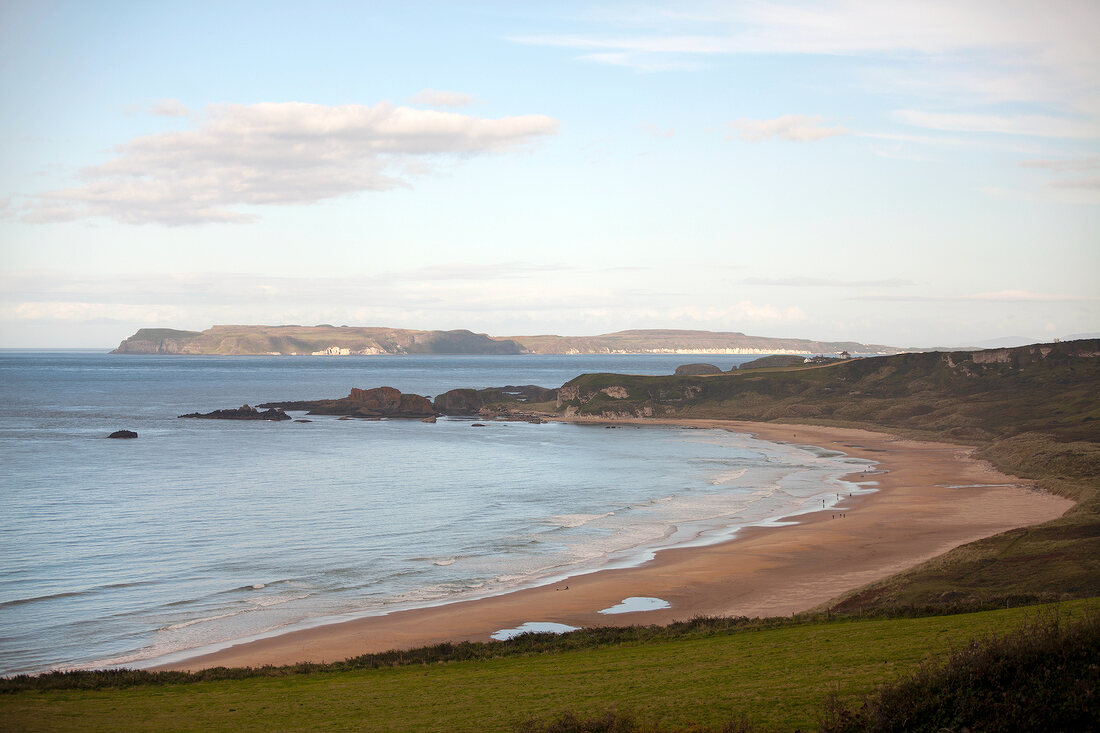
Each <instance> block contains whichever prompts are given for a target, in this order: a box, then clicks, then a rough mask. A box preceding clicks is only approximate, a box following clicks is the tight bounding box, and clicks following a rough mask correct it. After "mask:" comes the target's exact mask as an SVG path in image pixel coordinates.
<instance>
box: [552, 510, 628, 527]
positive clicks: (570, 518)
mask: <svg viewBox="0 0 1100 733" xmlns="http://www.w3.org/2000/svg"><path fill="white" fill-rule="evenodd" d="M614 515H615V512H604V513H603V514H559V515H557V516H553V517H547V519H546V523H547V524H552V525H556V526H558V527H560V528H562V529H573V528H575V527H583V526H584V525H586V524H588V523H589V522H594V521H596V520H597V519H603V518H604V517H611V516H614Z"/></svg>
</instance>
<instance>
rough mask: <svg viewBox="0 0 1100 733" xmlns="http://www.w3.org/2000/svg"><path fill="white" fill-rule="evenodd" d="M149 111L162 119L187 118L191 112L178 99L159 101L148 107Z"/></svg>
mask: <svg viewBox="0 0 1100 733" xmlns="http://www.w3.org/2000/svg"><path fill="white" fill-rule="evenodd" d="M149 111H150V112H152V113H153V114H155V115H161V116H162V117H187V116H188V115H190V114H191V110H189V109H187V106H186V105H185V104H184V103H183V102H181V101H179V100H178V99H161V100H160V101H158V102H154V103H153V104H152V105H150V107H149Z"/></svg>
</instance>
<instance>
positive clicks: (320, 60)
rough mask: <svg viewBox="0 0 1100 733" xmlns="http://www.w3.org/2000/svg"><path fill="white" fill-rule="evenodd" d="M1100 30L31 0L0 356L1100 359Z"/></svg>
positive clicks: (906, 11) (862, 3) (1, 20)
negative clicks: (734, 352)
mask: <svg viewBox="0 0 1100 733" xmlns="http://www.w3.org/2000/svg"><path fill="white" fill-rule="evenodd" d="M1097 29H1100V2H1096V1H1095V0H1045V1H1044V2H1042V3H1036V2H1033V1H1030V0H1027V1H1022V2H1021V1H1017V0H991V1H988V2H987V1H984V0H944V1H941V0H908V1H906V2H890V1H889V0H838V1H833V2H828V1H826V2H796V1H793V0H776V1H774V2H770V1H757V0H750V1H742V0H728V1H727V2H613V3H586V2H585V3H578V2H556V3H517V2H410V1H405V2H388V1H386V0H376V1H374V2H366V3H364V2H325V1H324V0H320V1H316V2H310V3H300V2H286V3H283V2H245V1H242V2H229V3H226V2H202V1H200V0H187V2H171V1H170V0H164V1H160V2H145V1H141V2H121V1H112V0H101V1H100V2H95V3H89V2H84V1H79V2H71V1H66V2H51V1H50V0H37V1H27V0H5V1H4V2H3V3H2V4H0V100H2V101H0V347H4V348H11V347H38V348H53V347H112V346H115V345H117V343H118V342H119V341H121V340H122V339H124V338H126V337H127V336H129V335H130V334H132V333H133V332H134V331H136V330H137V329H138V328H142V327H161V328H180V329H190V330H202V329H206V328H209V327H210V326H212V325H216V324H264V325H279V324H300V325H312V324H321V323H327V324H333V325H351V326H387V327H395V328H417V329H455V328H465V329H470V330H473V331H476V332H485V333H489V334H492V335H496V336H512V335H533V334H546V333H555V334H559V335H570V336H579V335H594V334H600V333H608V332H612V331H618V330H624V329H632V328H683V329H705V330H712V331H740V332H744V333H748V334H751V335H757V336H774V337H788V338H789V337H798V338H811V339H819V340H855V341H861V342H864V343H877V344H886V345H891V346H903V347H907V346H953V345H982V344H985V343H987V342H992V341H994V340H997V339H1005V338H1013V339H1020V340H1022V341H1045V340H1050V339H1053V338H1067V337H1072V336H1074V335H1080V334H1087V333H1095V332H1097V331H1100V288H1098V287H1097V284H1096V283H1097V280H1098V277H1097V276H1098V275H1100V44H1097V43H1096V42H1095V34H1096V31H1097Z"/></svg>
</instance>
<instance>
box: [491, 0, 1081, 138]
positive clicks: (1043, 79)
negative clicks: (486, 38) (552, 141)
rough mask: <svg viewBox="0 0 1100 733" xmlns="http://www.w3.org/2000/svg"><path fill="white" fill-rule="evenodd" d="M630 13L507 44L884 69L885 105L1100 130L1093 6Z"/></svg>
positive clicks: (1025, 3)
mask: <svg viewBox="0 0 1100 733" xmlns="http://www.w3.org/2000/svg"><path fill="white" fill-rule="evenodd" d="M630 10H631V11H632V12H626V11H624V12H620V13H617V14H604V15H603V16H602V17H601V18H597V21H600V20H602V21H603V23H604V28H603V30H602V31H601V32H596V33H587V34H555V35H549V34H543V35H527V36H519V37H514V38H512V39H510V40H512V41H513V42H516V43H523V44H530V45H539V46H549V47H557V48H567V49H576V50H577V51H579V52H582V55H581V56H580V58H582V59H584V60H587V61H592V62H596V63H603V64H611V65H617V66H629V67H633V68H636V69H645V70H662V69H684V68H692V67H699V66H701V65H702V64H701V63H700V62H701V61H703V60H711V59H717V58H721V57H723V56H735V55H819V56H821V55H828V56H858V57H866V58H873V59H883V60H886V61H887V62H888V63H887V66H888V67H889V68H888V69H887V70H884V71H883V72H881V74H880V76H879V83H878V84H877V86H878V87H880V88H881V89H882V90H883V91H886V92H888V93H891V94H894V93H897V92H899V91H905V92H909V93H913V92H917V93H920V94H923V95H925V96H928V97H931V98H932V99H933V100H934V101H935V102H936V106H937V108H939V109H941V110H943V109H950V108H951V107H952V106H954V107H955V108H959V109H968V110H972V109H973V107H974V105H976V104H1000V103H1027V104H1032V105H1039V106H1041V107H1042V109H1043V112H1044V114H1045V115H1046V116H1045V117H1036V118H1023V119H1017V120H1015V122H1013V123H1009V125H1008V126H1009V127H1018V128H1020V129H1025V130H1029V132H1027V133H1022V134H1040V135H1051V134H1053V135H1055V136H1058V137H1063V136H1066V137H1095V136H1096V135H1095V132H1093V133H1089V134H1082V132H1084V128H1085V127H1087V126H1088V125H1090V124H1091V125H1092V127H1093V130H1095V127H1096V120H1098V119H1100V85H1098V84H1097V79H1100V44H1097V43H1096V41H1095V36H1096V29H1097V28H1100V3H1097V2H1096V1H1095V0H1045V1H1044V2H1034V1H1033V0H966V1H964V2H958V0H912V1H910V2H897V1H894V2H890V1H885V2H884V1H883V0H829V1H821V2H810V1H808V0H770V1H769V0H760V1H758V2H743V3H710V2H694V3H693V2H687V3H681V4H678V5H677V6H676V9H675V11H667V10H666V11H662V12H656V13H654V12H651V11H650V9H649V8H648V7H644V6H643V7H637V8H632V9H630ZM590 20H591V19H590ZM924 114H933V113H924ZM940 122H941V123H943V122H946V120H942V119H941V120H940ZM953 122H954V123H955V124H959V123H962V122H964V121H963V120H961V119H956V120H954V121H953ZM973 122H974V120H971V123H973ZM988 122H990V121H989V120H987V121H986V123H988ZM981 127H982V128H983V130H984V129H986V128H988V127H989V125H988V124H983V125H981ZM943 129H960V128H957V127H947V128H943ZM1030 130H1039V131H1040V132H1033V131H1030Z"/></svg>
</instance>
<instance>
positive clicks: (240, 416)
mask: <svg viewBox="0 0 1100 733" xmlns="http://www.w3.org/2000/svg"><path fill="white" fill-rule="evenodd" d="M180 417H196V418H201V419H204V420H289V419H290V415H288V414H286V413H285V412H283V411H282V410H279V409H274V408H273V409H269V410H264V411H263V412H260V411H259V410H257V409H256V408H255V407H249V406H248V405H241V406H240V407H238V408H237V409H236V410H214V411H213V412H207V413H198V412H192V413H189V414H187V415H180Z"/></svg>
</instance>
